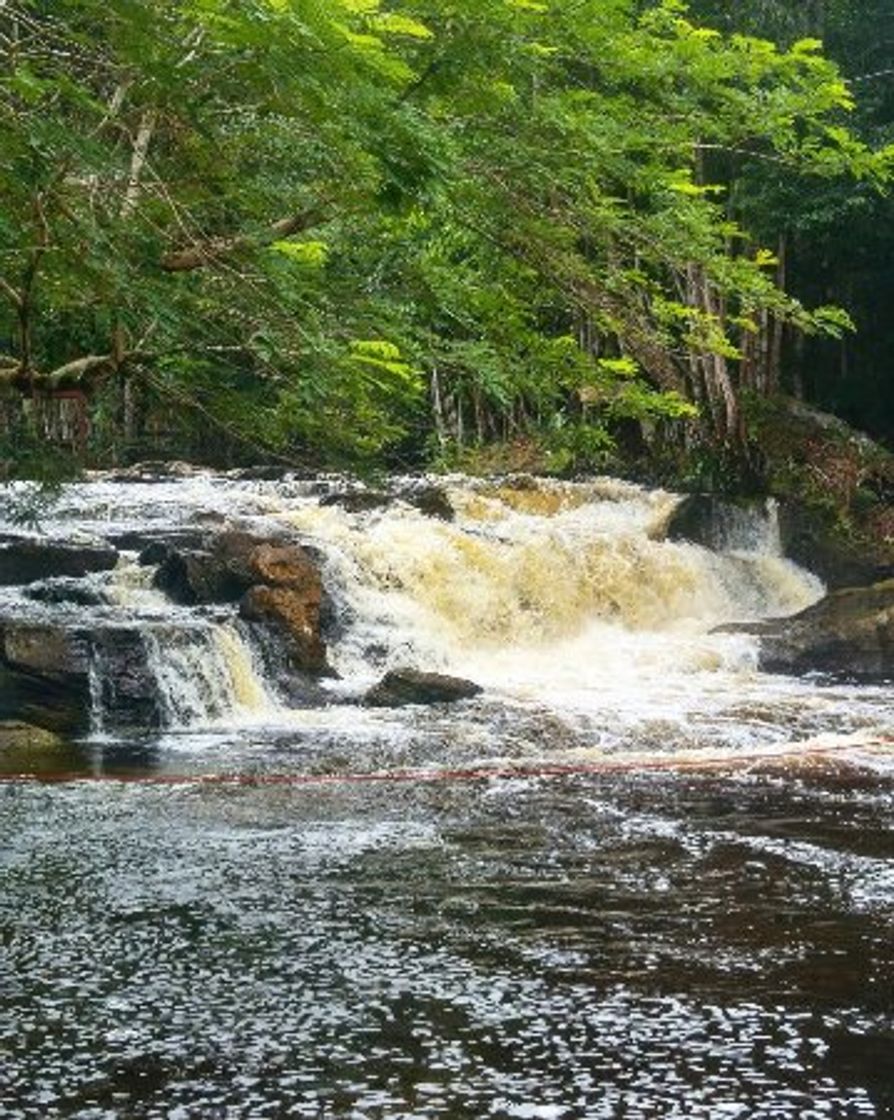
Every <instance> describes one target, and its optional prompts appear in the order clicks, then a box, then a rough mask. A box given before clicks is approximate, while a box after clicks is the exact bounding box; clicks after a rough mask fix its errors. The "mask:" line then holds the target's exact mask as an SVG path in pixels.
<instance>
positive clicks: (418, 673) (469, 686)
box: [363, 669, 484, 708]
mask: <svg viewBox="0 0 894 1120" xmlns="http://www.w3.org/2000/svg"><path fill="white" fill-rule="evenodd" d="M483 691H484V689H483V688H482V687H481V685H478V684H475V682H474V681H468V680H464V679H463V678H462V677H449V676H445V675H444V674H443V673H426V672H423V671H422V670H420V669H392V670H391V671H390V672H388V673H386V674H385V676H384V677H383V678H382V679H381V681H379V683H378V684H377V685H374V686H373V687H372V688H371V689H370V690H369V692H367V694H366V696H364V698H363V703H364V704H365V705H366V706H367V707H370V708H399V707H403V706H404V705H405V704H453V703H456V701H458V700H469V699H471V698H472V697H473V696H479V695H480V694H481V693H482V692H483Z"/></svg>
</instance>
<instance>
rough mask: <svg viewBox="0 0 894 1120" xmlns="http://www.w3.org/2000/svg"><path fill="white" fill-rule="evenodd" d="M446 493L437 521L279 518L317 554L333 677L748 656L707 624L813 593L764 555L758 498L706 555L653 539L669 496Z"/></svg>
mask: <svg viewBox="0 0 894 1120" xmlns="http://www.w3.org/2000/svg"><path fill="white" fill-rule="evenodd" d="M450 497H451V501H452V504H453V506H454V508H455V510H456V519H455V521H453V522H452V523H446V522H442V521H436V520H432V519H430V518H426V517H423V516H422V515H421V514H419V513H418V512H417V511H415V510H413V509H411V508H409V507H406V506H399V505H396V506H393V507H392V508H390V509H387V510H384V511H376V512H373V513H365V514H351V513H346V512H344V511H343V510H339V509H337V508H325V509H319V508H317V507H315V506H314V507H311V506H303V507H300V508H298V509H293V510H292V511H290V512H288V513H287V514H286V515H285V516H286V517H287V519H288V520H289V521H290V522H291V523H292V524H293V525H294V526H295V527H296V528H299V529H300V530H301V531H302V533H305V534H308V535H310V536H312V537H313V538H314V539H315V540H316V541H318V542H319V544H320V546H321V547H322V548H323V550H324V551H325V552H326V554H327V556H328V558H329V561H328V572H327V580H328V584H329V587H330V591H331V592H332V593H333V594H334V595H335V597H336V598H337V600H338V602H339V603H340V605H341V617H342V620H343V633H342V635H341V637H340V638H339V640H338V642H337V643H335V646H334V649H333V651H332V656H333V660H334V662H335V664H336V666H337V668H338V669H339V670H340V671H341V672H342V673H343V674H344V675H345V676H352V675H363V673H364V672H365V673H367V674H368V673H369V672H370V667H371V666H372V668H373V670H376V669H379V668H381V667H389V666H393V665H396V664H400V663H407V662H409V663H416V664H422V665H428V666H432V667H439V668H443V669H446V670H449V671H456V672H459V673H465V674H470V673H474V674H478V676H479V677H481V678H482V679H483V680H487V681H491V682H494V681H497V680H498V679H499V678H500V675H501V673H503V674H505V673H507V672H508V673H509V675H510V676H511V677H514V678H519V677H527V678H528V681H529V683H534V682H536V681H539V682H540V683H541V684H543V685H545V686H549V685H550V682H553V681H555V679H556V677H557V676H558V677H560V678H561V679H563V680H567V679H569V678H573V677H574V676H577V677H579V678H580V677H583V676H584V675H586V673H587V671H588V670H590V671H592V670H594V669H595V668H596V667H600V668H601V671H603V672H604V671H607V670H609V669H610V670H611V672H613V673H617V672H623V671H625V670H628V669H629V670H631V671H632V670H634V669H637V668H638V669H642V668H643V667H647V668H649V669H652V670H654V669H660V667H661V666H662V665H665V666H666V668H667V669H668V670H671V671H676V670H678V669H680V668H681V667H689V668H695V669H698V668H711V667H714V666H716V665H717V664H718V663H721V662H726V661H729V660H730V659H732V661H733V662H742V663H748V664H750V663H751V662H750V661H749V660H748V651H749V650H752V651H753V646H752V644H750V643H747V642H746V643H743V642H742V641H741V640H739V641H731V640H729V639H728V638H726V639H722V638H719V637H717V636H714V635H711V634H710V631H711V630H712V629H713V628H714V627H715V626H717V625H718V624H721V623H723V622H728V621H731V620H737V619H753V618H759V617H763V616H766V615H774V614H776V615H779V614H787V613H791V612H793V611H796V610H800V609H802V608H803V607H806V606H808V605H809V604H810V603H812V602H813V601H815V600H816V599H817V598H818V597H819V595H820V594H821V590H822V588H821V585H820V583H819V581H817V580H816V579H814V577H812V576H810V575H809V574H808V573H807V572H805V571H803V570H802V569H799V568H797V567H796V566H795V565H793V564H791V563H790V562H788V561H787V560H785V559H784V558H783V557H782V556H781V555H780V551H779V547H778V531H776V530H774V528H773V525H774V522H773V511H772V510H768V511H767V513H766V516H763V515H753V514H752V513H751V512H750V511H742V515H741V517H739V518H732V519H731V520H730V523H729V524H728V525H727V526H725V527H724V533H725V540H726V542H727V543H726V545H725V546H724V548H723V550H722V551H721V552H715V551H712V550H709V549H707V548H703V547H700V546H698V545H696V544H691V543H687V542H679V541H669V540H666V539H665V538H664V527H665V526H666V524H667V521H668V518H669V515H670V513H671V512H672V511H673V509H674V507H675V505H676V504H677V502H678V501H679V499H678V497H677V496H675V495H673V494H669V493H666V492H664V491H647V490H644V489H641V488H640V487H637V486H634V485H631V484H626V483H622V482H617V481H614V480H597V481H596V482H591V483H580V484H572V483H558V482H539V483H537V484H531V485H524V486H514V485H488V484H483V483H477V484H476V483H468V482H464V483H462V484H459V485H455V486H454V487H453V488H452V489H451V491H450ZM745 646H747V647H748V649H747V650H746V649H745V648H744V647H745ZM743 658H744V662H743ZM751 661H753V658H752V659H751Z"/></svg>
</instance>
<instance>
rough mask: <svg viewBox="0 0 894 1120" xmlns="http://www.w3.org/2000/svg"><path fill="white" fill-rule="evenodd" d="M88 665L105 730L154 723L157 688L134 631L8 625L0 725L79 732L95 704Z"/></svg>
mask: <svg viewBox="0 0 894 1120" xmlns="http://www.w3.org/2000/svg"><path fill="white" fill-rule="evenodd" d="M91 665H92V666H93V669H94V688H98V690H99V693H100V696H101V697H102V701H103V704H102V706H103V709H104V711H105V712H106V713H107V716H108V719H109V723H110V725H112V726H114V727H116V728H128V729H138V730H144V729H147V728H149V727H153V726H156V725H157V723H158V711H157V690H156V685H155V681H154V679H153V678H152V675H151V674H150V672H149V669H148V665H147V657H146V648H145V644H144V642H143V638H142V634H141V633H140V631H139V630H137V629H135V628H129V627H107V628H102V629H98V630H86V629H83V628H77V627H65V626H58V625H51V624H33V623H16V622H11V621H5V622H3V623H2V624H0V719H11V720H24V721H26V722H28V723H32V724H35V725H36V726H38V727H43V728H46V729H48V730H50V731H55V732H59V733H70V734H76V735H79V734H84V733H85V732H87V731H88V730H89V728H90V717H91V711H92V707H93V698H94V694H93V689H91V681H90V677H91Z"/></svg>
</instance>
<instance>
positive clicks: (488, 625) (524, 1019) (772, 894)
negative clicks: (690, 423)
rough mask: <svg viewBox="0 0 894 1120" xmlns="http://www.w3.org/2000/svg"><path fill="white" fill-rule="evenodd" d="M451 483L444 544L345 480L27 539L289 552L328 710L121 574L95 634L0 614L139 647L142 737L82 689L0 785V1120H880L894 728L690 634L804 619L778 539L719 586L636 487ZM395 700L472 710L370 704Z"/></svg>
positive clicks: (889, 977)
mask: <svg viewBox="0 0 894 1120" xmlns="http://www.w3.org/2000/svg"><path fill="white" fill-rule="evenodd" d="M439 484H440V485H443V486H444V487H445V489H446V492H447V495H448V497H449V499H450V502H451V505H452V506H453V508H454V510H455V514H456V516H455V518H454V520H453V521H450V522H446V521H440V520H437V519H435V518H432V517H427V516H425V515H424V514H423V513H421V512H419V510H417V509H416V508H414V507H413V506H412V505H410V504H408V503H404V502H394V503H391V504H389V505H387V506H386V507H384V508H380V509H371V510H366V511H365V512H349V511H348V510H346V509H344V508H342V507H341V506H339V505H338V504H323V505H321V503H320V498H321V497H323V496H325V495H326V494H329V493H337V492H339V491H341V490H342V489H343V488H344V486H345V482H344V480H341V479H337V478H331V479H327V478H314V479H300V478H294V477H289V476H287V477H286V478H284V479H282V480H279V481H275V482H274V481H268V482H264V481H257V480H249V479H240V478H238V477H226V476H221V475H214V474H210V473H207V474H205V473H196V474H194V475H192V476H190V477H188V478H185V479H178V480H170V481H156V482H154V483H152V484H145V483H141V482H137V481H114V480H112V479H109V478H105V477H102V476H98V477H97V478H95V479H93V480H91V481H89V482H86V483H82V484H78V485H74V486H71V487H69V488H67V489H66V490H65V491H64V493H63V495H62V497H61V500H60V501H59V503H58V504H57V505H56V506H55V507H54V508H53V509H52V511H51V512H50V514H49V515H48V517H47V519H46V521H45V523H44V524H43V525H42V527H41V528H42V531H43V533H45V534H46V535H47V536H49V537H51V538H53V537H58V538H64V539H68V540H71V539H85V540H86V539H97V538H98V539H114V538H116V537H117V538H120V537H122V535H124V534H127V533H134V532H140V533H143V534H144V535H145V536H146V537H147V538H148V537H151V534H152V531H153V529H157V530H163V531H170V530H171V529H172V528H174V527H183V528H184V529H188V528H194V527H195V526H196V525H201V524H206V525H215V526H219V525H220V524H225V523H238V524H240V525H248V526H249V527H251V528H252V530H256V531H257V532H259V533H261V534H263V533H267V532H274V531H276V532H283V531H285V532H287V533H289V534H294V535H295V537H296V538H297V539H300V540H301V541H302V542H303V543H305V544H306V545H307V546H309V547H311V548H312V549H313V550H314V554H315V555H319V556H320V558H321V564H322V568H323V576H324V584H325V586H326V589H327V594H328V598H329V603H328V607H327V638H328V641H329V647H330V660H331V662H332V664H333V666H334V668H335V669H336V670H337V673H338V676H337V678H333V679H332V680H328V681H325V682H324V683H323V686H322V691H321V693H320V695H319V697H318V699H317V701H315V702H314V703H313V704H310V705H308V706H305V707H302V708H295V707H293V706H290V704H289V703H288V701H287V698H286V697H285V696H284V695H282V694H281V692H280V691H279V689H278V686H277V682H276V679H275V674H272V673H271V672H270V668H271V659H272V658H275V655H276V651H275V650H270V649H263V648H259V647H258V646H257V645H256V644H255V640H254V638H253V636H252V634H251V633H250V632H249V631H248V630H247V629H245V628H244V627H243V626H242V624H240V623H239V621H238V619H237V618H236V617H235V615H234V612H233V611H231V610H230V609H229V608H226V607H222V608H217V607H215V608H204V609H202V610H194V609H192V610H190V609H187V608H183V607H177V606H174V605H172V604H171V603H170V602H168V600H167V599H166V598H165V597H164V596H163V595H162V594H161V593H160V592H158V591H156V590H155V589H154V588H153V587H152V569H151V568H147V567H141V566H139V565H138V564H137V561H136V553H135V552H134V553H127V552H125V553H123V554H122V558H121V560H120V562H119V564H118V567H117V568H116V569H115V570H114V571H112V572H107V573H99V574H96V575H93V576H90V577H88V578H87V582H88V583H89V584H90V585H91V586H92V587H93V588H94V589H95V590H96V591H97V593H98V594H97V604H96V605H94V606H76V607H75V606H72V605H61V606H60V605H58V604H57V605H49V604H46V603H39V602H35V601H34V600H32V599H29V598H27V597H26V596H25V595H24V594H23V591H22V589H21V588H19V587H4V588H0V613H2V614H3V615H4V616H5V617H10V616H13V617H16V618H23V619H29V620H30V619H35V620H39V619H46V618H51V619H55V620H58V619H60V618H62V617H75V616H76V617H77V620H78V625H81V626H90V625H91V623H94V624H100V623H101V624H103V625H106V626H108V625H112V626H119V625H120V626H122V627H128V628H131V629H133V628H136V629H137V630H138V631H139V633H140V634H141V635H142V639H143V642H144V645H145V649H146V653H147V658H148V663H149V665H150V667H151V671H152V675H153V678H154V682H155V686H156V688H157V695H158V706H159V709H160V711H161V713H162V727H161V728H160V729H158V730H156V731H153V732H149V731H144V732H140V731H139V730H137V731H133V730H131V731H130V732H128V733H124V732H123V731H122V730H121V728H120V727H118V726H117V725H116V720H115V705H114V686H115V682H114V681H113V680H110V679H109V674H108V670H107V667H106V666H104V664H103V662H102V658H101V657H100V656H99V655H97V656H96V658H95V659H94V662H93V664H92V665H91V695H92V697H93V720H92V730H91V734H90V735H89V736H88V737H87V738H86V739H84V740H83V741H78V742H72V743H66V744H63V745H61V746H60V747H58V748H47V749H46V752H45V753H44V754H43V755H42V756H41V757H40V758H38V759H36V760H35V761H34V762H33V764H32V766H31V771H30V773H31V775H32V779H31V780H29V771H28V767H27V766H23V764H22V762H21V759H20V758H18V757H16V758H15V759H10V760H4V758H3V757H2V754H0V770H3V769H4V768H5V770H6V772H7V773H9V772H10V771H12V772H13V773H15V774H16V775H18V777H17V780H15V781H13V782H9V783H5V784H3V785H0V882H2V884H3V889H2V892H0V994H2V1002H0V1057H2V1060H0V1116H3V1117H7V1116H8V1117H10V1120H14V1118H23V1120H30V1118H32V1117H34V1118H37V1117H41V1118H43V1117H49V1118H52V1117H63V1116H64V1117H78V1118H81V1120H99V1118H103V1120H105V1118H113V1117H119V1116H120V1117H146V1118H150V1117H151V1118H156V1117H159V1118H161V1117H165V1118H171V1120H181V1118H185V1120H188V1118H192V1117H196V1118H199V1117H220V1118H230V1117H233V1118H236V1117H246V1118H258V1120H261V1118H264V1117H287V1116H288V1117H291V1116H296V1117H314V1118H316V1117H357V1118H367V1117H368V1118H379V1117H381V1118H385V1117H387V1118H406V1120H409V1118H411V1117H413V1118H416V1120H423V1118H427V1117H441V1116H443V1117H450V1118H466V1117H468V1118H473V1117H474V1118H477V1117H486V1116H493V1117H519V1118H538V1117H540V1118H547V1120H561V1118H576V1117H581V1118H588V1117H607V1118H614V1117H619V1118H620V1117H625V1118H627V1117H629V1118H631V1120H633V1118H644V1117H656V1118H664V1117H680V1118H687V1120H689V1118H693V1120H695V1118H706V1120H713V1118H714V1117H742V1118H746V1117H749V1118H750V1117H767V1118H771V1117H773V1118H789V1117H790V1118H792V1120H794V1118H796V1117H797V1118H799V1120H800V1118H810V1117H816V1118H819V1117H864V1116H865V1117H884V1116H888V1115H892V1114H894V1073H892V1072H891V1071H892V1070H894V1061H892V1059H894V948H892V920H894V862H892V856H894V843H892V835H894V833H892V828H894V754H892V753H891V750H890V748H889V747H887V746H886V745H885V740H886V738H887V739H890V737H891V736H892V734H894V711H892V705H891V691H890V689H888V688H885V687H857V686H853V685H848V684H842V683H835V682H830V681H824V680H819V679H817V680H814V679H807V678H799V679H795V678H787V677H770V676H767V675H765V674H763V673H760V672H759V671H758V670H757V668H756V645H755V639H754V638H753V637H751V636H748V635H742V634H718V633H714V632H713V631H714V630H715V628H716V627H717V626H718V625H720V624H722V623H725V622H730V621H742V620H752V619H758V618H762V617H768V616H773V615H782V614H788V613H791V612H794V611H797V610H799V609H802V608H803V607H805V606H807V605H809V604H811V603H812V602H814V601H816V600H817V599H818V598H819V597H820V596H821V595H822V593H823V588H822V585H821V584H820V583H819V581H818V580H817V579H816V578H815V577H813V576H811V575H810V574H809V573H807V572H806V571H804V570H803V569H800V568H798V567H796V566H795V565H793V564H792V563H790V562H789V561H787V560H785V559H784V558H783V557H782V555H781V552H780V547H779V540H778V530H777V527H776V521H775V510H774V509H773V507H772V505H769V506H768V507H767V508H766V510H764V511H763V512H759V513H756V514H752V515H748V516H746V515H745V514H743V515H742V516H741V517H738V518H736V519H734V521H732V522H731V523H730V524H729V525H728V526H726V527H725V539H724V544H723V547H721V548H720V549H718V550H717V551H710V550H707V549H705V548H702V547H700V546H698V545H695V544H689V543H685V542H672V541H669V540H667V539H666V538H665V528H666V526H667V523H668V519H669V517H670V515H671V513H672V511H673V509H674V507H675V505H676V503H677V501H678V498H677V497H676V496H675V495H673V494H669V493H666V492H662V491H647V490H643V489H641V488H639V487H636V486H633V485H631V484H627V483H623V482H619V481H616V480H611V479H595V480H592V481H589V482H582V483H560V482H543V481H539V482H535V481H532V480H526V479H511V478H510V479H505V480H502V481H497V482H494V481H477V480H470V479H466V478H461V477H452V478H447V479H446V480H440V481H439ZM412 485H413V483H412V480H396V482H395V486H396V487H397V488H398V489H399V488H400V487H404V488H406V487H410V486H412ZM0 528H9V527H4V526H0ZM406 665H410V666H416V667H420V668H424V669H433V670H438V671H444V672H448V673H454V674H457V675H461V676H464V677H469V678H472V679H473V680H475V681H477V682H478V683H480V684H481V685H483V686H484V688H485V691H484V693H483V695H482V696H481V697H480V698H479V699H477V700H474V701H468V702H464V703H463V704H460V705H457V706H456V707H455V708H431V709H424V708H415V707H411V708H407V709H402V710H385V711H379V710H373V709H366V708H363V707H360V706H358V700H359V699H360V698H361V697H362V695H363V693H364V691H365V690H366V689H367V688H368V687H369V685H371V684H372V683H373V682H374V681H376V680H377V679H379V677H381V675H382V673H383V672H384V671H385V670H387V669H389V668H394V667H400V666H406ZM681 764H682V766H681ZM550 768H552V770H550ZM562 768H567V772H564V773H561V772H559V771H561V770H562ZM54 771H55V772H59V773H65V774H66V775H68V776H69V777H70V779H71V780H68V781H65V782H61V783H57V782H51V783H47V782H45V781H41V780H39V779H40V778H41V776H43V778H46V777H47V776H49V775H52V774H53V772H54ZM410 772H421V774H422V776H424V777H425V779H426V780H425V781H415V780H398V779H400V778H401V777H403V778H410V779H412V778H413V774H412V773H410ZM470 772H471V773H470ZM369 775H375V776H379V777H381V778H386V779H387V777H388V775H392V776H393V777H394V779H395V780H393V781H392V780H382V781H378V782H376V783H373V784H370V783H368V782H367V783H364V782H362V781H360V780H359V779H362V778H363V777H364V776H369ZM79 776H80V777H82V778H84V779H91V780H89V781H88V780H84V781H77V780H76V779H77V778H78V777H79ZM221 777H223V778H226V779H232V780H228V781H226V782H222V781H219V780H218V779H220V778H221ZM437 777H441V778H442V779H443V780H440V781H434V780H431V779H433V778H437ZM308 778H315V779H319V780H320V782H319V784H303V783H304V782H305V781H306V779H308ZM333 778H335V779H338V778H342V779H344V780H343V781H340V782H333V781H331V779H333ZM94 779H100V780H94ZM102 779H106V780H102ZM210 779H214V780H210ZM292 779H294V780H292ZM469 779H471V780H469Z"/></svg>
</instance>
